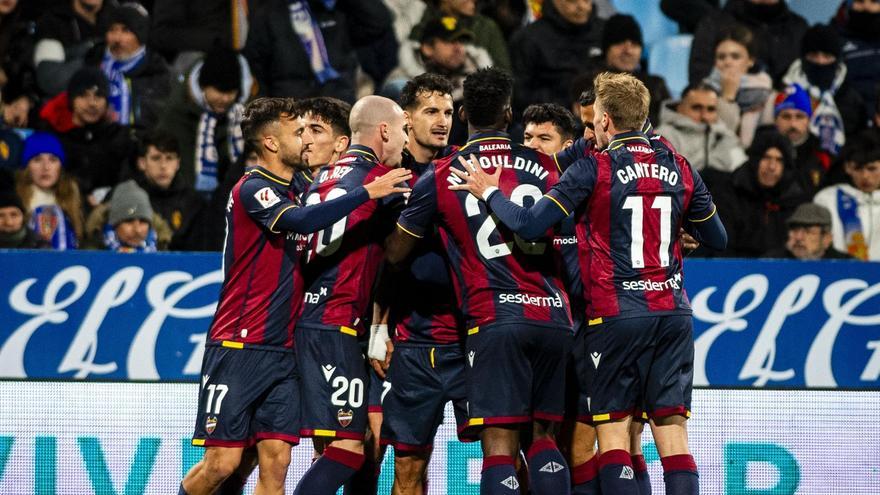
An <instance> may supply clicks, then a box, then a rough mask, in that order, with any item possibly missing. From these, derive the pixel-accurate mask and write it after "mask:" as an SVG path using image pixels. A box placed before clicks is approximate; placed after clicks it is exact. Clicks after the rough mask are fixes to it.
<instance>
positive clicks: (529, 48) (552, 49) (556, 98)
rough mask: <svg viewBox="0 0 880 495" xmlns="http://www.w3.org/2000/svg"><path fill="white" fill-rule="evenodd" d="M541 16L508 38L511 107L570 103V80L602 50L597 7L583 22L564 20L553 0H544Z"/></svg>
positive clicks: (603, 22)
mask: <svg viewBox="0 0 880 495" xmlns="http://www.w3.org/2000/svg"><path fill="white" fill-rule="evenodd" d="M543 5H544V10H543V16H542V17H541V18H540V19H539V20H537V21H535V22H533V23H532V24H529V25H528V26H525V27H524V28H522V29H520V30H519V31H517V32H516V33H515V34H514V35H513V37H512V38H511V40H510V61H511V64H512V66H513V77H514V80H515V83H516V86H515V89H514V91H513V100H514V108H515V109H516V110H517V112H522V111H523V110H524V109H525V107H527V106H529V105H531V104H532V103H559V104H560V105H562V106H564V107H566V108H568V107H569V106H571V105H570V103H571V102H570V101H569V100H570V98H571V97H570V95H569V92H570V90H571V82H572V80H573V79H574V78H575V76H577V75H578V74H580V73H583V72H589V69H590V65H589V64H588V63H586V62H588V61H589V60H590V59H591V58H592V57H596V56H599V55H600V54H601V51H602V28H603V27H604V25H605V21H603V20H601V19H599V17H598V15H597V11H596V9H593V13H592V15H591V16H590V19H589V21H587V23H586V24H582V25H575V24H571V23H570V22H568V21H566V20H565V19H564V18H563V17H562V16H561V15H560V14H559V12H557V11H556V8H554V7H553V2H549V1H548V2H544V4H543Z"/></svg>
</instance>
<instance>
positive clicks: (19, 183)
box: [15, 168, 85, 240]
mask: <svg viewBox="0 0 880 495" xmlns="http://www.w3.org/2000/svg"><path fill="white" fill-rule="evenodd" d="M15 178H16V181H15V190H16V192H17V193H18V197H20V198H21V202H22V203H23V204H24V207H25V209H26V210H28V213H27V214H28V217H30V215H32V214H33V212H34V207H35V206H39V205H31V199H32V198H33V197H34V188H35V187H37V186H36V185H35V184H34V179H33V177H31V174H30V170H28V169H26V168H25V169H23V170H19V171H18V173H17V174H16V176H15ZM52 192H54V193H55V202H56V203H58V206H59V207H60V208H61V211H63V212H64V213H65V214H66V215H67V218H68V220H70V224H71V226H72V227H73V231H74V233H75V234H76V238H77V239H78V240H82V238H83V227H84V225H85V218H84V215H83V205H82V196H81V195H80V192H79V185H78V184H77V183H76V180H75V179H73V178H72V177H70V176H69V175H67V174H66V173H65V172H64V170H62V171H61V174H60V175H59V176H58V182H56V183H55V186H54V187H52Z"/></svg>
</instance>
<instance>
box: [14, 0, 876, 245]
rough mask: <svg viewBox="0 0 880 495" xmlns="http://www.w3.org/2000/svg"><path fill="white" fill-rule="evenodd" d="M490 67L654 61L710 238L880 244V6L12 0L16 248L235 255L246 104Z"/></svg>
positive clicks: (673, 0)
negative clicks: (235, 202)
mask: <svg viewBox="0 0 880 495" xmlns="http://www.w3.org/2000/svg"><path fill="white" fill-rule="evenodd" d="M831 3H834V4H835V5H831ZM829 6H831V8H830V9H829V8H828V7H829ZM816 11H821V12H826V14H816ZM804 16H807V17H812V18H811V19H810V21H808V20H807V19H806V18H805V17H804ZM489 65H492V66H498V67H503V68H505V69H509V70H510V71H511V72H512V74H513V75H514V78H515V81H516V89H515V96H514V102H513V103H514V113H515V115H516V116H521V115H522V112H523V110H524V109H525V108H526V107H527V106H528V105H530V104H534V103H545V102H552V103H558V104H561V105H563V106H565V107H566V108H569V109H571V111H572V112H573V114H574V115H581V110H582V109H583V107H582V103H587V101H586V100H584V99H582V96H583V94H584V92H585V91H588V90H590V89H591V85H592V79H593V77H594V76H595V75H596V74H597V73H599V72H601V71H606V70H610V71H620V72H629V73H633V74H635V75H636V77H638V78H639V79H641V80H642V81H643V82H644V83H645V84H646V86H647V87H648V89H649V90H650V92H651V97H652V105H651V111H650V120H651V122H652V123H653V125H654V128H655V130H656V132H658V133H659V134H661V135H663V136H664V137H666V138H667V139H668V140H669V141H670V142H671V143H672V144H673V145H674V146H675V147H676V148H677V150H678V151H679V152H680V153H681V154H683V155H684V156H685V157H687V158H688V159H689V160H690V162H691V163H692V164H693V166H694V167H695V168H696V169H698V170H699V171H700V173H701V175H702V176H703V178H704V180H705V181H706V182H707V184H708V185H709V187H710V190H711V191H712V193H713V195H714V197H715V200H716V203H717V205H718V209H719V211H720V213H721V216H722V218H723V219H724V222H725V225H726V226H727V229H728V233H729V235H730V242H729V248H728V249H727V250H726V251H725V252H724V253H712V252H708V251H701V252H699V253H697V254H698V255H703V256H735V257H781V258H798V259H819V258H857V259H861V260H875V261H876V260H880V99H878V88H880V0H845V1H842V2H839V4H838V1H837V0H789V1H788V2H786V1H785V0H726V1H724V0H480V1H475V0H187V1H181V0H153V1H144V2H141V3H134V2H116V1H111V0H27V1H24V0H0V93H2V120H0V248H46V249H56V250H65V249H84V248H86V249H105V250H115V251H121V252H133V251H146V252H151V251H158V250H219V249H220V248H221V246H222V242H223V236H224V219H223V211H224V206H225V203H226V199H227V196H228V193H229V191H230V189H231V188H232V186H233V185H234V183H235V182H236V181H237V180H238V179H239V177H241V175H242V173H243V171H244V169H245V168H246V167H247V166H248V163H249V162H252V160H253V159H254V157H253V154H252V153H251V152H250V150H248V149H247V148H246V147H245V146H244V143H243V140H242V136H241V129H240V127H239V122H240V119H241V111H242V108H243V105H244V104H245V103H246V102H247V101H248V100H250V99H252V98H254V97H257V96H289V97H295V98H297V99H303V98H310V97H316V96H328V97H333V98H338V99H341V100H344V101H347V102H349V103H352V102H354V100H356V99H357V98H358V97H361V96H364V95H367V94H381V95H384V96H388V97H391V98H396V97H397V96H398V95H399V92H400V89H401V88H402V86H403V84H404V83H405V82H406V81H407V80H408V79H410V78H412V77H414V76H416V75H418V74H421V73H423V72H432V73H437V74H442V75H444V76H447V77H448V78H450V79H451V80H452V82H453V84H454V87H455V91H454V93H453V97H454V99H455V100H456V104H458V100H459V99H460V98H461V84H462V81H463V79H464V77H465V76H466V75H467V74H469V73H470V72H472V71H474V70H476V69H477V68H479V67H483V66H489ZM511 134H512V137H513V138H515V139H521V138H522V128H521V127H519V128H512V129H511ZM465 138H466V129H465V128H464V126H463V124H461V123H460V122H456V123H455V124H454V125H453V129H452V135H451V137H450V144H461V143H462V142H463V141H464V139H465Z"/></svg>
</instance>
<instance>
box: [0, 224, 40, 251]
mask: <svg viewBox="0 0 880 495" xmlns="http://www.w3.org/2000/svg"><path fill="white" fill-rule="evenodd" d="M38 247H39V240H38V239H37V234H36V233H35V232H34V231H33V230H31V229H29V228H28V227H27V224H25V225H22V227H21V230H19V231H18V232H16V233H14V234H4V233H0V249H37V248H38Z"/></svg>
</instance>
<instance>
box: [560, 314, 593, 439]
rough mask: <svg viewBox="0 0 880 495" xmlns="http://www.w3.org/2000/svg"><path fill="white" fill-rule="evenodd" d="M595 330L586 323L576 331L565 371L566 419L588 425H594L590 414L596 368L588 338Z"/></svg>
mask: <svg viewBox="0 0 880 495" xmlns="http://www.w3.org/2000/svg"><path fill="white" fill-rule="evenodd" d="M595 328H596V327H588V326H587V325H586V323H584V325H583V326H582V327H581V328H579V329H578V330H577V331H576V333H575V335H574V342H573V344H572V346H571V354H570V355H569V357H568V366H566V370H565V418H566V419H568V420H574V421H579V422H581V423H585V424H588V425H591V424H593V417H592V415H591V414H590V383H591V382H592V380H593V370H594V368H593V364H592V362H591V361H590V357H589V353H588V352H587V337H588V335H590V334H591V333H593V332H595Z"/></svg>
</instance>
